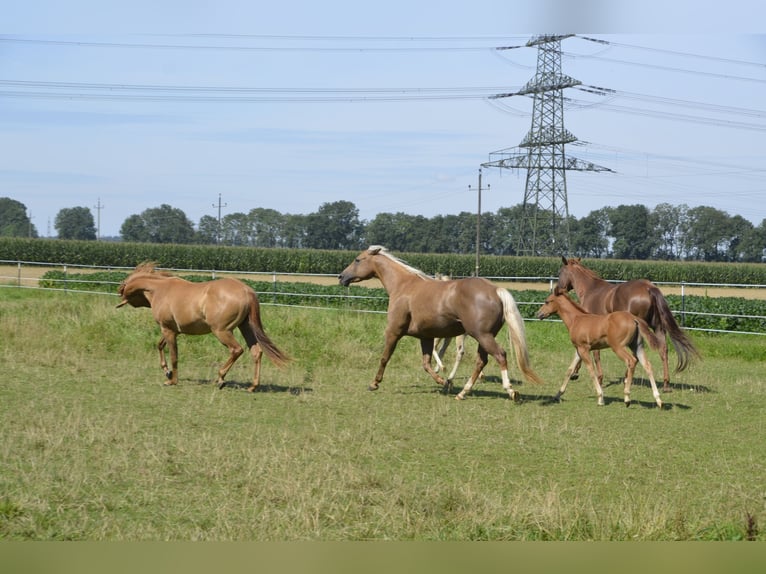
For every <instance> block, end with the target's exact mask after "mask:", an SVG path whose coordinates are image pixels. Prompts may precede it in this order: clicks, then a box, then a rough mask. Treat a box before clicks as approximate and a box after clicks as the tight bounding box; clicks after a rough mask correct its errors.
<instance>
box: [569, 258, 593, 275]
mask: <svg viewBox="0 0 766 574" xmlns="http://www.w3.org/2000/svg"><path fill="white" fill-rule="evenodd" d="M567 265H571V266H573V267H577V269H578V270H579V271H580V272H581V273H584V274H585V275H587V276H588V277H590V278H591V279H601V277H600V276H599V275H598V273H596V272H595V271H593V270H592V269H588V268H587V267H585V265H583V264H582V263H581V262H580V259H579V258H577V259H575V258H571V259H567Z"/></svg>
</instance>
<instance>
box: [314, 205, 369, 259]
mask: <svg viewBox="0 0 766 574" xmlns="http://www.w3.org/2000/svg"><path fill="white" fill-rule="evenodd" d="M363 231H364V226H363V225H362V222H361V221H360V220H359V210H358V209H357V208H356V206H355V205H354V204H353V203H351V202H350V201H335V202H333V203H323V204H322V205H320V206H319V210H318V211H317V212H316V213H311V214H309V215H308V217H307V220H306V247H308V248H310V249H350V250H356V249H361V246H362V237H363Z"/></svg>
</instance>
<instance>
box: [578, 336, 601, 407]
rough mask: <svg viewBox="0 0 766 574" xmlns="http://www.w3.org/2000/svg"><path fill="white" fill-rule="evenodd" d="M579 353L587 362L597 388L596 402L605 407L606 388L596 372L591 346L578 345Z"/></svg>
mask: <svg viewBox="0 0 766 574" xmlns="http://www.w3.org/2000/svg"><path fill="white" fill-rule="evenodd" d="M577 354H578V355H579V357H580V359H581V360H582V362H583V363H585V366H586V367H588V372H589V373H590V376H591V378H592V379H593V388H594V389H595V390H596V397H597V399H596V404H598V406H600V407H603V406H604V389H603V388H602V387H601V383H599V380H598V375H597V374H596V369H595V368H594V367H593V361H592V359H591V356H590V348H589V347H587V346H585V347H578V348H577Z"/></svg>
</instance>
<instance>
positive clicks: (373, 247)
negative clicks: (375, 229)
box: [367, 245, 383, 255]
mask: <svg viewBox="0 0 766 574" xmlns="http://www.w3.org/2000/svg"><path fill="white" fill-rule="evenodd" d="M381 249H383V247H381V246H380V245H371V246H370V248H369V249H368V250H367V251H368V252H369V254H370V255H375V254H377V253H379V252H380V250H381Z"/></svg>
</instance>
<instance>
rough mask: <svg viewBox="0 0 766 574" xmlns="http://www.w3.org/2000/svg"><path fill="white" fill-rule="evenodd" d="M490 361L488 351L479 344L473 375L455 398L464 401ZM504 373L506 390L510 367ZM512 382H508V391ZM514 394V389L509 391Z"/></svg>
mask: <svg viewBox="0 0 766 574" xmlns="http://www.w3.org/2000/svg"><path fill="white" fill-rule="evenodd" d="M488 359H489V355H488V354H487V351H486V350H485V349H484V347H482V346H481V344H479V351H478V353H477V355H476V365H475V366H474V368H473V373H471V376H470V377H469V378H468V382H466V384H465V386H464V387H463V390H462V391H460V392H459V393H458V394H457V396H455V398H456V399H457V400H459V401H462V400H463V399H464V398H465V396H466V395H467V394H468V393H470V392H471V389H472V388H473V384H474V382H476V379H478V378H479V376H480V375H481V372H482V371H483V370H484V367H486V366H487V361H488ZM502 372H503V373H504V376H503V388H506V380H507V379H508V366H507V365H506V367H505V369H504V370H503V371H502ZM510 386H511V382H510V380H508V386H507V388H506V390H508V389H510ZM511 393H513V389H510V390H509V394H511ZM511 398H514V397H513V394H511Z"/></svg>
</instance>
